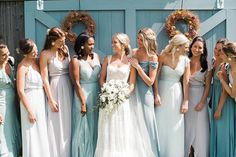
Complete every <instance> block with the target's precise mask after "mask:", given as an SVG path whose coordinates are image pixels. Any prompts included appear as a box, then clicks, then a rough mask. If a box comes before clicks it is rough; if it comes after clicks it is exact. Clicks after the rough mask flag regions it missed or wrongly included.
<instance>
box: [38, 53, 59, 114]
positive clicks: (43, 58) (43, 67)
mask: <svg viewBox="0 0 236 157" xmlns="http://www.w3.org/2000/svg"><path fill="white" fill-rule="evenodd" d="M47 64H48V55H47V52H45V51H43V52H41V54H40V59H39V65H40V73H41V77H42V80H43V86H44V89H45V92H46V95H47V98H48V103H49V106H50V108H51V110H52V112H58V111H59V108H58V104H57V102H56V101H55V100H54V98H53V96H52V92H51V88H50V85H49V80H48V67H47Z"/></svg>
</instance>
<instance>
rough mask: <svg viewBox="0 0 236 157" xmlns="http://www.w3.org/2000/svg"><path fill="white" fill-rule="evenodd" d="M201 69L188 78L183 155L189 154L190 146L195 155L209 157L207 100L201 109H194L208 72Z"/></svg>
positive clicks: (200, 96) (199, 98)
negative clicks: (187, 102)
mask: <svg viewBox="0 0 236 157" xmlns="http://www.w3.org/2000/svg"><path fill="white" fill-rule="evenodd" d="M201 70H202V69H201ZM201 70H199V71H197V72H195V73H194V74H192V75H191V76H190V80H189V105H188V112H187V113H186V114H185V116H184V123H185V124H184V125H185V157H188V156H189V153H190V148H191V146H193V148H194V154H195V156H199V157H209V139H210V130H209V126H210V123H209V115H208V105H207V102H204V107H203V109H202V110H201V111H196V110H195V107H196V105H197V104H198V103H199V102H200V100H201V98H202V95H203V93H204V89H205V79H206V77H207V74H208V73H207V70H206V71H204V72H201Z"/></svg>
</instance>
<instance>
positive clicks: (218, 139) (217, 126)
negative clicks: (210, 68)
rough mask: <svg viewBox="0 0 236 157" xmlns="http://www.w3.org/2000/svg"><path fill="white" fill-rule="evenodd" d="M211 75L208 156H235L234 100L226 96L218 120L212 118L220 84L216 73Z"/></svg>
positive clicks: (235, 113)
mask: <svg viewBox="0 0 236 157" xmlns="http://www.w3.org/2000/svg"><path fill="white" fill-rule="evenodd" d="M219 69H220V66H219V67H218V68H217V69H216V70H215V72H214V75H213V86H212V111H211V112H212V113H211V132H210V157H235V154H234V153H235V117H236V112H235V107H236V106H235V102H234V100H233V98H231V97H230V96H228V97H227V98H226V100H225V103H224V107H223V109H222V111H221V117H220V119H219V120H215V119H214V113H215V111H216V108H217V106H218V104H219V100H220V95H221V89H222V85H221V83H220V80H219V78H218V77H217V76H216V73H217V72H218V71H219Z"/></svg>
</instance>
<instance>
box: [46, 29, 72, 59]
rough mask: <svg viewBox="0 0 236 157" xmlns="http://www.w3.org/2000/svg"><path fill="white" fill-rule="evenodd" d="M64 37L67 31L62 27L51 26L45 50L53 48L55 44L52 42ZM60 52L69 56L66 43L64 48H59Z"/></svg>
mask: <svg viewBox="0 0 236 157" xmlns="http://www.w3.org/2000/svg"><path fill="white" fill-rule="evenodd" d="M63 37H65V33H64V32H63V31H62V30H61V29H60V28H57V27H53V28H51V29H50V30H49V31H48V32H47V35H46V40H45V43H44V47H43V50H49V49H51V48H52V47H53V46H54V45H53V44H52V43H53V42H55V41H56V40H57V39H60V38H63ZM58 52H59V54H60V55H62V56H64V57H68V56H69V51H68V48H67V47H66V45H64V46H63V47H62V48H59V49H58Z"/></svg>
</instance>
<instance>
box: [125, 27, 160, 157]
mask: <svg viewBox="0 0 236 157" xmlns="http://www.w3.org/2000/svg"><path fill="white" fill-rule="evenodd" d="M137 43H138V46H139V47H138V48H137V49H134V51H133V58H131V59H130V60H129V61H130V63H131V64H132V66H133V67H134V68H135V69H136V70H137V72H138V76H137V88H138V92H139V95H140V96H141V97H140V98H141V104H142V105H143V111H144V118H145V123H146V127H147V129H148V132H149V136H150V140H151V145H152V150H153V152H154V154H155V156H156V157H157V156H159V151H160V150H159V143H158V142H159V138H158V131H157V124H156V118H155V112H154V95H153V90H152V85H153V83H154V81H155V78H156V73H157V66H158V62H157V60H158V58H157V54H156V52H157V41H156V33H155V32H154V31H153V30H152V29H150V28H143V29H142V30H140V31H139V33H138V37H137Z"/></svg>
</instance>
